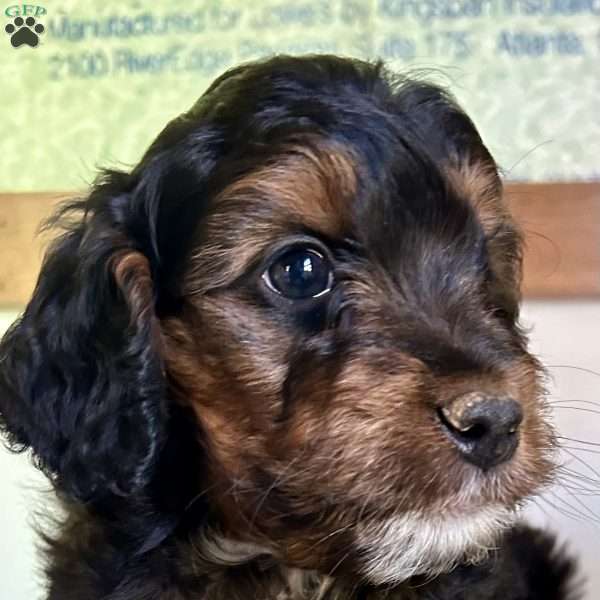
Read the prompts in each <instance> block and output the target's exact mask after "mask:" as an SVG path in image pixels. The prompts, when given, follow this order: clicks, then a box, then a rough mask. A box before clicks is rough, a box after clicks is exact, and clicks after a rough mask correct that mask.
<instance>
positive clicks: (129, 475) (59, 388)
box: [0, 173, 166, 501]
mask: <svg viewBox="0 0 600 600" xmlns="http://www.w3.org/2000/svg"><path fill="white" fill-rule="evenodd" d="M128 177H129V176H127V175H125V174H122V173H112V174H109V176H108V179H107V180H106V181H105V182H104V183H103V184H100V185H98V186H97V187H96V189H95V190H94V191H93V192H92V194H91V196H90V197H89V198H88V199H87V200H85V201H82V202H75V203H72V204H71V205H69V206H68V207H66V208H65V209H63V210H62V211H61V222H62V223H64V222H65V219H69V220H70V222H69V223H67V225H66V226H65V227H66V231H65V232H64V234H63V235H62V236H61V237H60V238H59V239H58V240H57V241H56V242H55V243H54V245H53V246H52V247H51V248H50V249H49V251H48V252H47V254H46V257H45V260H44V263H43V266H42V269H41V273H40V276H39V279H38V282H37V286H36V288H35V291H34V294H33V297H32V299H31V301H30V302H29V305H28V306H27V308H26V310H25V312H24V314H23V316H22V317H21V318H20V319H19V320H18V321H17V322H16V323H15V324H14V325H13V326H12V327H11V328H10V330H9V331H8V332H7V334H6V335H5V337H4V338H3V340H2V343H1V345H0V429H1V430H3V432H4V433H5V434H6V437H7V439H8V442H9V445H10V446H11V447H12V449H13V450H16V451H21V450H25V449H28V448H32V449H33V452H34V455H35V457H36V462H37V464H38V466H39V467H40V468H41V469H42V470H44V471H45V472H46V473H47V474H48V475H49V476H51V477H52V478H53V479H54V480H55V482H56V485H57V487H58V488H59V489H60V490H61V491H63V492H65V493H67V494H69V495H71V496H73V497H76V498H78V499H80V500H83V501H91V500H95V499H99V498H102V497H106V496H107V495H110V494H116V495H120V496H123V495H129V494H134V493H136V492H138V491H139V490H140V489H141V488H143V487H144V486H145V485H147V484H148V483H149V480H150V477H151V474H152V471H153V466H154V463H155V461H156V459H157V456H158V453H159V450H160V448H161V445H162V444H163V442H164V439H165V431H164V429H165V427H166V425H165V421H166V415H165V413H166V400H165V381H164V376H163V367H162V360H161V335H160V330H159V324H158V320H157V317H156V315H155V310H154V305H155V293H154V288H153V275H152V271H153V269H152V267H151V257H149V254H150V252H149V250H148V247H149V246H150V244H148V240H140V239H133V236H132V226H131V224H132V222H137V223H138V227H139V226H140V223H139V222H140V219H141V218H142V217H141V216H140V214H141V212H144V213H145V216H144V217H143V218H144V219H146V220H148V219H149V218H150V217H149V216H148V212H147V211H140V207H139V206H138V204H139V203H138V204H136V201H135V199H133V198H132V197H131V194H130V193H128V192H127V191H126V192H124V193H117V191H116V188H119V187H120V188H121V189H123V188H126V186H124V185H121V183H125V182H126V181H127V179H128ZM129 187H130V188H131V186H129ZM135 211H137V214H134V213H135ZM141 229H143V230H144V231H152V226H151V223H148V222H146V223H143V227H141ZM144 246H145V247H144Z"/></svg>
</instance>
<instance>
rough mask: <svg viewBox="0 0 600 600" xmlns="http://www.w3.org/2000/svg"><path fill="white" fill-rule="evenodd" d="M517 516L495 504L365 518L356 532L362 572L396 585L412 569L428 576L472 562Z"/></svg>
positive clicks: (481, 557)
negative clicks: (375, 519)
mask: <svg viewBox="0 0 600 600" xmlns="http://www.w3.org/2000/svg"><path fill="white" fill-rule="evenodd" d="M515 518H516V513H515V511H513V510H512V509H510V508H507V507H506V506H503V505H500V504H496V505H491V506H487V507H484V508H479V509H477V510H473V511H471V512H460V513H459V512H456V513H452V512H449V511H444V510H441V511H435V512H434V511H432V512H430V513H428V514H424V513H418V512H408V513H405V514H402V515H398V516H395V517H391V518H388V519H386V520H384V521H381V522H379V523H375V524H374V523H372V522H371V523H365V524H363V525H361V526H360V528H359V532H358V535H357V544H358V547H359V550H360V554H361V556H362V557H363V563H362V572H363V575H364V577H365V578H366V579H367V580H368V581H369V582H370V583H373V584H375V585H395V584H398V583H401V582H403V581H406V580H407V579H409V578H410V577H413V576H415V575H425V576H428V577H432V576H436V575H440V574H441V573H447V572H449V571H451V570H452V569H453V568H454V567H456V566H457V565H458V564H476V563H478V562H481V561H482V560H484V559H485V558H486V557H487V556H488V555H489V553H490V551H491V550H493V549H494V548H495V547H496V544H497V540H498V539H499V537H500V536H501V534H502V532H503V531H504V530H505V529H506V528H508V527H510V526H511V525H513V524H514V522H515Z"/></svg>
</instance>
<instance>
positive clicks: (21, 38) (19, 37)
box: [4, 17, 45, 48]
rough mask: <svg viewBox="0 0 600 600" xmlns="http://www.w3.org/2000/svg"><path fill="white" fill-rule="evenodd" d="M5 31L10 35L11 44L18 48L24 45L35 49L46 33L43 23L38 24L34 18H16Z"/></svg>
mask: <svg viewBox="0 0 600 600" xmlns="http://www.w3.org/2000/svg"><path fill="white" fill-rule="evenodd" d="M4 31H6V33H7V34H8V35H10V43H11V44H12V45H13V46H14V47H15V48H18V47H19V46H22V45H23V44H27V45H28V46H31V47H32V48H35V47H36V46H37V45H38V43H39V41H40V37H39V36H40V35H41V34H42V33H44V31H45V28H44V26H43V25H42V24H41V23H36V22H35V19H34V18H33V17H27V18H26V19H23V18H22V17H16V18H15V20H14V21H13V22H12V23H9V24H8V25H7V26H6V27H5V28H4Z"/></svg>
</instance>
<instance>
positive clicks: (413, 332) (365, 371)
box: [163, 136, 551, 583]
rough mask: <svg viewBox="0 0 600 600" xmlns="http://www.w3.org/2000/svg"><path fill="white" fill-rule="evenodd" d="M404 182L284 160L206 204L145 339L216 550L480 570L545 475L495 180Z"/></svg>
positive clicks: (399, 571)
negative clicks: (245, 545) (184, 410)
mask: <svg viewBox="0 0 600 600" xmlns="http://www.w3.org/2000/svg"><path fill="white" fill-rule="evenodd" d="M400 160H402V158H400ZM413 169H414V170H416V172H415V171H413ZM418 169H419V166H418V165H408V166H406V165H402V164H400V165H398V164H397V163H396V162H395V160H394V158H393V157H392V158H391V159H390V162H389V164H387V165H376V166H374V167H373V166H372V165H371V166H370V165H369V164H368V163H367V159H366V157H365V156H361V152H360V150H359V149H357V148H356V147H354V148H353V147H351V146H350V145H346V146H344V145H343V144H340V143H335V142H332V141H331V140H330V139H327V138H324V137H319V136H309V137H306V138H304V139H298V140H296V141H295V143H294V144H289V145H287V144H286V145H284V146H283V147H282V148H281V149H280V150H279V152H278V154H277V155H276V156H271V157H270V159H269V160H268V161H266V162H265V163H264V164H258V165H257V166H256V167H255V168H254V169H251V170H250V171H249V172H247V173H245V174H244V175H242V176H240V177H239V178H237V179H236V180H235V181H233V182H231V183H230V184H228V185H227V186H225V187H224V189H222V190H221V191H220V193H219V194H218V195H217V196H216V197H215V199H214V201H213V203H212V208H211V210H210V213H209V215H208V216H207V217H206V220H205V221H204V222H203V224H202V226H201V227H200V229H199V231H198V236H197V243H196V244H195V246H194V250H193V252H192V253H191V255H190V257H189V260H188V263H187V267H186V273H185V277H184V281H185V294H184V295H185V298H186V309H185V311H184V315H183V316H179V317H177V318H173V319H170V320H167V321H165V322H164V324H163V329H164V332H165V339H166V345H167V351H166V354H167V357H168V358H167V368H168V370H169V372H170V374H171V379H172V380H173V381H175V382H177V390H178V394H177V397H178V401H180V402H182V403H185V404H187V405H189V406H191V408H192V409H193V411H194V413H195V415H196V418H197V422H198V428H199V431H200V432H201V433H200V435H201V436H202V439H203V443H204V445H205V448H206V455H207V469H208V477H207V479H208V480H207V481H205V483H206V486H207V487H206V489H207V495H208V497H209V498H210V504H211V505H212V506H213V507H215V509H216V510H217V512H218V514H219V520H220V521H221V523H222V524H223V527H224V529H225V532H226V535H227V536H230V537H233V538H234V539H242V540H245V541H251V542H255V543H258V544H259V545H261V546H263V547H264V548H266V549H268V550H269V551H271V552H273V553H275V554H276V555H278V556H281V557H283V558H284V560H286V561H287V562H289V563H291V564H293V565H295V566H301V567H307V568H318V569H320V570H322V569H327V570H336V569H342V570H343V569H344V568H348V569H352V570H354V571H358V572H360V573H361V574H363V575H366V576H367V577H368V578H369V579H370V580H371V581H374V582H377V583H384V582H386V583H389V582H391V581H400V580H403V579H405V578H407V577H408V576H410V575H412V574H414V573H423V572H425V573H435V572H438V571H442V570H445V569H448V568H449V567H450V566H451V565H452V564H453V563H454V562H455V561H458V560H465V559H467V560H474V559H476V558H478V557H479V556H480V555H481V552H482V550H485V549H486V548H489V547H491V546H493V544H494V540H495V534H496V533H497V532H498V531H499V530H500V529H501V528H502V526H504V525H506V524H508V523H509V522H510V520H511V515H512V511H513V509H514V508H515V507H516V506H517V505H518V504H519V502H520V501H521V500H522V499H523V498H524V497H526V496H527V495H529V494H531V493H532V492H533V491H535V490H536V489H537V488H538V486H539V485H540V484H541V483H542V482H544V481H545V478H546V477H547V475H548V472H549V468H550V466H549V462H548V460H547V458H546V453H547V450H548V449H549V448H550V446H551V434H550V431H549V429H548V427H547V425H546V424H545V423H544V421H543V419H542V407H541V404H540V393H541V388H540V380H539V373H538V364H537V363H536V361H535V359H534V358H532V356H531V355H529V354H528V352H527V351H526V349H525V344H524V340H523V337H522V336H521V334H520V331H519V329H518V327H517V325H516V323H515V317H516V310H517V307H516V305H515V302H516V298H517V297H518V290H517V289H516V286H517V285H518V269H519V264H518V251H517V249H518V235H517V233H516V231H515V230H514V225H513V224H512V222H511V220H510V218H509V217H508V215H507V213H506V209H505V206H504V200H503V199H502V197H501V189H500V186H499V185H498V182H497V179H496V175H495V171H494V169H493V168H490V165H486V164H483V163H478V162H476V161H475V162H472V163H470V164H450V163H448V164H442V165H439V174H433V173H427V172H425V171H419V170H418ZM494 269H495V271H494ZM498 278H502V281H498ZM506 407H508V408H507V410H506V411H504V409H505V408H506ZM480 409H481V410H480ZM469 411H471V412H469ZM503 411H504V412H503ZM471 413H473V414H474V416H472V415H471ZM465 415H466V416H465ZM461 419H463V420H461ZM469 419H470V420H469ZM464 420H466V421H467V422H466V423H465V422H464Z"/></svg>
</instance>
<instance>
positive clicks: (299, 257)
mask: <svg viewBox="0 0 600 600" xmlns="http://www.w3.org/2000/svg"><path fill="white" fill-rule="evenodd" d="M262 278H263V281H264V282H265V283H266V284H267V287H268V288H269V289H271V290H272V291H274V292H276V293H277V294H279V295H281V296H284V297H285V298H288V299H290V300H305V299H308V298H318V297H320V296H323V295H325V294H327V293H328V292H329V291H330V290H331V287H332V285H333V272H332V268H331V264H330V263H329V260H328V259H327V258H326V257H325V256H323V255H322V254H320V253H319V252H317V251H316V250H315V249H313V248H294V249H292V250H288V251H287V252H285V253H284V254H282V255H281V256H279V257H278V258H277V259H276V260H275V261H274V262H273V263H272V264H271V266H270V267H269V268H268V269H267V270H266V271H265V272H264V273H263V275H262Z"/></svg>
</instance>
